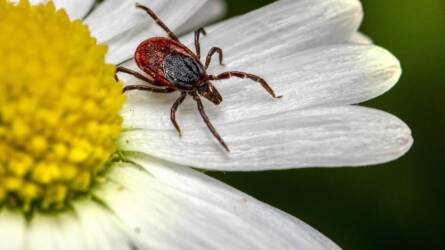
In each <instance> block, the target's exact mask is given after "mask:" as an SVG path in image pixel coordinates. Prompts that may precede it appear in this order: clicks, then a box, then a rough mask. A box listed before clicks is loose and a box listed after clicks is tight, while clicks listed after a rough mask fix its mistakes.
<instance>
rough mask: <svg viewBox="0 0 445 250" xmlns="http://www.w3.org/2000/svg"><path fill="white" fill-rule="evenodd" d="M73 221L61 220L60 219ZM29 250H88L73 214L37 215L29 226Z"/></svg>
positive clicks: (27, 240)
mask: <svg viewBox="0 0 445 250" xmlns="http://www.w3.org/2000/svg"><path fill="white" fill-rule="evenodd" d="M68 216H70V217H71V219H70V220H69V219H64V220H61V219H60V217H64V218H66V217H68ZM25 242H26V247H25V249H27V250H41V249H45V250H60V249H66V250H76V249H86V248H85V246H84V245H83V240H82V238H81V231H80V228H79V225H78V224H77V222H76V220H75V218H73V215H72V213H70V212H66V213H63V215H62V216H61V215H55V214H51V215H46V214H40V213H36V214H34V215H33V217H32V220H31V221H30V223H29V224H28V226H27V232H26V240H25Z"/></svg>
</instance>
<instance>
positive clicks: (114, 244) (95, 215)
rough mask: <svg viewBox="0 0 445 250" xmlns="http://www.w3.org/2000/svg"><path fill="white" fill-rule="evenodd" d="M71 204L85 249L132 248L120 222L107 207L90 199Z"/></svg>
mask: <svg viewBox="0 0 445 250" xmlns="http://www.w3.org/2000/svg"><path fill="white" fill-rule="evenodd" d="M73 205H74V210H75V212H76V215H77V220H78V221H79V222H78V223H79V224H80V226H81V229H82V234H83V235H82V236H83V240H84V242H85V244H86V246H87V247H86V249H88V250H94V249H103V250H106V249H116V250H118V249H119V250H131V249H133V248H132V245H131V241H130V239H129V238H128V237H127V234H126V231H125V230H124V228H123V226H122V224H121V223H120V222H119V221H118V220H117V219H116V216H115V215H114V214H113V213H112V212H110V211H109V210H108V209H107V208H105V207H103V206H101V205H99V204H97V203H95V202H91V201H85V202H75V203H73ZM127 205H129V204H127Z"/></svg>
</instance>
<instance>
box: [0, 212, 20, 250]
mask: <svg viewBox="0 0 445 250" xmlns="http://www.w3.org/2000/svg"><path fill="white" fill-rule="evenodd" d="M25 226H26V222H25V218H24V217H23V215H22V214H20V213H15V212H11V211H8V210H7V209H2V210H0V232H1V233H0V250H16V249H17V250H19V249H20V250H21V249H23V247H24V245H23V244H24V243H25V240H24V239H25Z"/></svg>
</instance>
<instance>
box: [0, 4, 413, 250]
mask: <svg viewBox="0 0 445 250" xmlns="http://www.w3.org/2000/svg"><path fill="white" fill-rule="evenodd" d="M35 2H46V1H44V0H42V1H39V0H37V1H35ZM138 2H139V3H140V4H143V5H149V6H150V7H151V8H152V9H154V10H155V11H156V12H157V13H158V14H159V15H160V17H161V18H162V19H163V21H164V22H165V23H166V24H168V26H169V27H170V28H171V29H173V30H175V31H178V30H179V31H189V30H191V29H192V28H195V27H191V26H190V24H202V23H205V22H206V21H208V20H209V19H210V18H214V16H212V15H210V16H209V15H208V13H211V11H209V10H216V12H219V11H218V10H221V9H222V8H223V7H222V6H223V3H222V1H218V0H207V1H206V0H187V1H180V2H181V7H180V8H178V4H177V1H175V0H163V1H149V0H141V1H138ZM54 3H55V6H56V7H58V8H64V9H66V11H67V12H68V13H69V15H70V16H71V19H75V18H83V17H85V18H84V19H83V21H82V22H83V23H85V24H87V25H88V27H89V29H87V28H86V26H85V25H84V24H82V22H81V21H79V20H77V21H69V20H68V18H67V16H66V14H65V12H64V11H57V12H56V11H55V10H54V6H53V5H52V3H48V4H43V5H37V6H33V7H31V6H30V5H29V4H28V2H27V1H26V0H25V1H20V3H19V4H18V5H13V4H10V3H9V2H7V1H6V0H0V14H1V15H0V16H1V18H2V23H0V31H4V32H0V36H2V35H4V37H1V38H2V39H0V55H1V56H2V58H3V57H4V58H6V61H5V63H2V64H1V66H0V88H2V89H1V90H2V91H1V93H0V104H2V105H1V107H0V136H1V137H2V141H1V142H0V150H3V151H2V153H3V154H2V156H0V206H1V208H2V210H0V228H2V232H1V233H0V242H1V243H0V244H1V245H0V246H1V247H2V248H6V249H29V248H32V249H45V250H46V249H66V248H68V247H71V248H72V249H132V248H138V249H223V248H229V249H271V248H279V249H335V248H338V247H337V246H336V245H335V243H333V242H332V241H330V240H329V239H327V238H326V237H325V236H323V235H322V234H320V233H319V232H317V231H316V230H314V229H312V228H311V227H310V226H308V225H306V224H304V223H303V222H301V221H300V220H298V219H296V218H294V217H292V216H290V215H288V214H286V213H284V212H282V211H279V210H277V209H275V208H272V207H270V206H268V205H266V204H264V203H261V202H259V201H257V200H255V199H254V198H252V197H250V196H248V195H246V194H244V193H241V192H239V191H237V190H234V189H233V188H230V187H228V186H226V185H224V184H222V183H220V182H218V181H216V180H214V179H212V178H210V177H208V176H206V175H204V174H202V173H199V172H197V171H194V170H192V169H191V168H189V167H186V166H184V165H189V166H194V167H199V168H203V169H218V170H238V171H249V170H265V169H283V168H298V167H309V166H326V167H334V166H344V165H350V166H360V165H368V164H377V163H381V162H385V161H389V160H393V159H396V158H397V157H400V156H401V155H403V154H404V153H405V152H406V151H407V150H408V149H409V147H410V146H411V143H412V138H411V135H410V130H409V128H408V127H407V126H406V125H405V124H404V123H403V122H402V121H400V120H399V119H398V118H396V117H394V116H392V115H389V114H387V113H384V112H381V111H377V110H373V109H369V108H363V107H358V106H352V105H351V104H356V103H359V102H363V101H366V100H368V99H371V98H374V97H376V96H378V95H380V94H382V93H384V92H385V91H387V90H388V89H390V88H391V87H392V86H393V85H394V84H395V83H396V82H397V80H398V78H399V76H400V73H401V69H400V65H399V62H398V60H397V59H396V58H395V57H394V56H393V55H391V54H390V53H389V52H388V51H386V50H384V49H382V48H379V47H376V46H374V45H372V44H371V42H370V41H369V40H368V39H366V38H365V37H363V36H361V35H359V34H358V33H357V29H358V27H359V25H360V21H361V18H362V8H361V5H360V3H359V2H358V1H357V0H300V1H294V0H282V1H277V2H276V3H274V4H271V5H269V6H266V7H264V8H262V9H260V10H257V11H254V12H252V13H249V14H247V15H244V16H241V17H237V18H234V19H230V20H228V21H225V22H222V23H218V24H216V25H214V26H211V27H209V28H208V29H207V31H208V35H207V36H206V37H205V38H204V39H203V40H202V51H208V50H209V48H210V47H211V46H218V47H221V48H222V49H223V51H224V54H225V62H226V66H225V68H221V67H219V66H215V65H212V66H211V67H210V69H209V71H210V72H211V73H213V72H215V73H218V72H221V71H222V70H225V71H227V70H240V69H242V70H245V71H249V72H253V73H258V74H261V76H263V77H264V78H266V79H267V80H268V82H269V83H271V85H273V87H274V89H275V90H276V92H277V93H280V94H283V95H284V97H283V99H280V100H270V99H269V98H267V96H266V94H264V92H263V90H262V89H261V88H260V87H259V86H258V85H256V84H251V83H246V82H243V81H242V80H233V81H229V82H225V83H221V85H218V83H215V85H217V87H218V89H219V90H220V91H221V94H222V95H223V97H224V103H223V105H221V106H217V107H213V106H211V105H207V111H208V114H209V116H210V118H211V119H212V121H214V123H215V125H216V126H217V127H218V130H219V131H220V133H221V135H222V136H224V138H225V140H226V142H227V143H228V144H229V145H230V146H231V149H232V152H231V153H230V154H227V153H225V152H224V150H222V149H221V148H220V146H219V144H218V143H216V142H215V141H214V139H213V138H212V137H211V136H210V135H209V133H208V132H207V130H206V129H205V127H204V126H205V125H204V124H203V123H202V122H201V120H200V118H199V117H197V116H196V115H197V114H196V112H195V106H194V105H190V104H188V103H185V104H184V108H183V109H182V110H180V113H179V115H178V120H179V121H180V123H181V125H182V128H183V131H184V136H183V137H182V138H179V137H178V136H177V134H176V131H175V129H174V127H173V126H172V125H171V123H170V117H169V110H170V106H171V105H172V103H173V102H174V99H176V98H177V97H176V96H158V95H155V94H148V95H147V93H131V94H130V95H129V97H128V102H127V103H126V104H125V105H124V108H123V111H122V112H121V115H122V117H123V118H124V119H123V121H122V120H121V118H120V116H119V113H118V112H119V110H120V108H121V106H122V105H123V102H124V99H125V98H124V97H123V96H122V95H120V92H121V90H122V86H121V85H120V84H119V83H116V82H115V80H114V78H113V74H114V70H115V69H114V67H113V66H110V65H109V64H107V63H105V61H107V62H110V63H113V64H124V65H125V66H127V67H133V68H134V69H136V66H135V64H134V62H133V61H132V60H130V61H128V59H131V57H132V55H133V53H134V49H135V47H136V46H137V45H138V44H139V43H140V42H141V41H143V40H145V39H146V38H148V37H151V36H164V35H165V34H163V33H161V32H162V30H160V29H159V28H158V27H157V26H156V25H155V24H154V23H153V22H152V20H151V19H150V18H148V17H147V16H146V15H145V14H144V13H143V12H141V11H137V10H136V9H135V8H134V4H135V1H130V0H129V1H117V0H105V1H103V2H102V3H101V4H99V5H98V6H97V7H96V8H95V9H94V11H92V12H91V14H89V15H87V14H86V13H87V12H88V10H89V7H91V6H92V3H93V1H92V0H89V1H82V2H78V3H76V4H73V3H72V1H64V0H60V1H54ZM25 16H26V18H25ZM23 20H26V21H23ZM31 20H33V21H31ZM5 21H6V23H7V24H8V25H4V24H5ZM14 25H15V26H18V25H21V27H20V28H23V29H19V28H17V27H15V28H14ZM11 27H13V28H11ZM89 32H91V34H92V36H93V37H95V38H97V39H98V41H99V43H104V44H108V46H109V48H110V50H109V52H108V54H107V55H106V59H105V53H106V49H105V47H104V46H103V45H97V43H96V41H95V39H93V38H91V35H90V33H89ZM5 34H6V35H5ZM180 39H181V41H182V42H184V43H185V44H187V45H190V44H192V41H193V37H192V35H186V36H183V37H181V38H180ZM23 41H26V42H27V45H28V46H23ZM189 47H191V48H192V47H193V46H189ZM24 58H25V59H26V60H24ZM11 72H16V73H15V74H12V73H11ZM122 79H124V80H125V82H126V84H134V83H137V82H138V80H135V79H129V78H125V76H122ZM207 104H209V103H207ZM121 122H122V125H121ZM121 126H122V127H123V130H122V131H121ZM116 139H117V142H116ZM115 151H117V152H118V155H119V157H117V160H116V161H113V160H112V159H113V157H112V155H113V153H114V152H115ZM105 168H106V171H105ZM99 177H101V178H99ZM14 178H15V179H14ZM9 179H13V181H11V183H12V184H14V180H16V183H15V184H14V185H12V184H8V183H9ZM93 184H96V185H93ZM28 186H32V187H34V188H27V187H28ZM11 187H12V188H11ZM33 190H34V191H33ZM85 194H87V195H85ZM22 208H25V211H28V212H27V213H24V212H23V209H22ZM31 208H37V209H34V210H31ZM60 208H65V209H63V210H60ZM43 210H46V211H51V212H52V213H45V212H43ZM29 211H31V213H30V212H29Z"/></svg>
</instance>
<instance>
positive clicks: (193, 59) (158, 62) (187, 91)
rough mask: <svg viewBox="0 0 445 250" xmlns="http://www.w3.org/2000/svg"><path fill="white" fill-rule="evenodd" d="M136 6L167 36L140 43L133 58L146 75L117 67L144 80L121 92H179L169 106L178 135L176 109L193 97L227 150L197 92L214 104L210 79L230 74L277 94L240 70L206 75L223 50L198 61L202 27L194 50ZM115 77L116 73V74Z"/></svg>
mask: <svg viewBox="0 0 445 250" xmlns="http://www.w3.org/2000/svg"><path fill="white" fill-rule="evenodd" d="M136 7H137V8H140V9H142V10H144V11H145V12H146V13H147V14H148V15H149V16H150V17H151V18H153V20H154V21H155V22H156V23H157V24H158V25H159V26H160V27H161V28H162V29H163V30H164V31H165V32H166V33H167V35H168V37H152V38H149V39H147V40H145V41H143V42H142V43H140V44H139V46H138V47H137V49H136V51H135V53H134V59H135V61H136V64H137V66H138V67H139V68H140V69H141V70H142V71H144V72H145V73H146V74H147V75H149V76H150V78H148V77H146V76H145V75H143V74H141V73H139V72H137V71H133V70H131V69H128V68H124V67H117V69H116V73H118V72H122V73H126V74H130V75H132V76H134V77H136V78H138V79H140V80H142V81H144V82H145V83H147V84H144V85H129V86H125V88H124V90H123V91H124V92H127V91H130V90H142V91H151V92H156V93H172V92H175V91H179V92H180V93H181V96H180V97H179V98H178V99H177V100H176V101H175V103H174V104H173V106H172V108H171V112H170V119H171V122H172V123H173V126H174V127H175V128H176V130H177V131H178V133H179V136H181V128H180V127H179V125H178V123H177V122H176V111H177V109H178V107H179V106H180V105H181V104H182V103H183V102H184V100H185V98H186V97H187V96H188V95H189V96H191V97H192V98H193V100H195V102H196V104H197V106H198V110H199V113H200V115H201V117H202V119H203V120H204V122H205V124H206V125H207V127H208V128H209V130H210V132H211V133H212V134H213V136H214V137H215V138H216V139H217V140H218V141H219V143H220V144H221V145H222V146H223V147H224V149H225V150H226V151H227V152H230V150H229V147H228V146H227V144H226V143H225V142H224V140H223V139H222V137H221V136H220V135H219V134H218V132H217V131H216V129H215V127H214V126H213V125H212V123H211V122H210V120H209V118H208V117H207V115H206V113H205V110H204V106H203V104H202V101H201V98H200V96H202V97H204V98H206V99H208V100H209V101H211V102H212V103H214V104H215V105H219V104H220V103H221V102H222V100H223V98H222V97H221V95H220V94H219V92H218V90H217V89H216V88H215V87H214V86H213V84H212V83H211V81H216V80H226V79H229V78H232V77H238V78H248V79H251V80H253V81H256V82H258V83H260V84H261V86H262V87H263V88H264V89H265V90H266V91H267V92H268V93H269V94H270V95H271V96H272V97H273V98H280V97H281V96H276V95H275V93H274V91H273V90H272V88H271V87H270V86H269V84H268V83H267V82H266V81H265V80H264V79H263V78H261V77H259V76H256V75H253V74H249V73H246V72H241V71H228V72H224V73H221V74H218V75H209V74H207V72H206V70H207V69H208V67H209V65H210V62H211V59H212V56H213V55H214V54H215V53H217V54H218V56H219V63H220V64H221V65H223V51H222V49H221V48H218V47H213V48H211V49H210V51H209V53H208V54H207V57H206V61H205V64H204V65H203V64H202V63H201V61H200V60H201V49H200V44H199V37H200V35H201V34H203V35H207V34H206V31H205V30H204V29H203V28H200V29H198V30H196V31H195V49H196V53H193V52H192V51H191V50H190V49H189V48H187V47H186V46H185V45H184V44H182V43H181V42H180V41H179V39H178V37H177V36H176V35H175V34H174V33H173V32H172V31H171V30H170V29H169V28H168V27H167V26H166V25H165V24H164V23H163V22H162V21H161V20H160V19H159V17H158V16H157V15H156V14H155V13H154V12H153V11H152V10H151V9H149V8H148V7H146V6H143V5H140V4H136ZM116 78H117V76H116Z"/></svg>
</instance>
